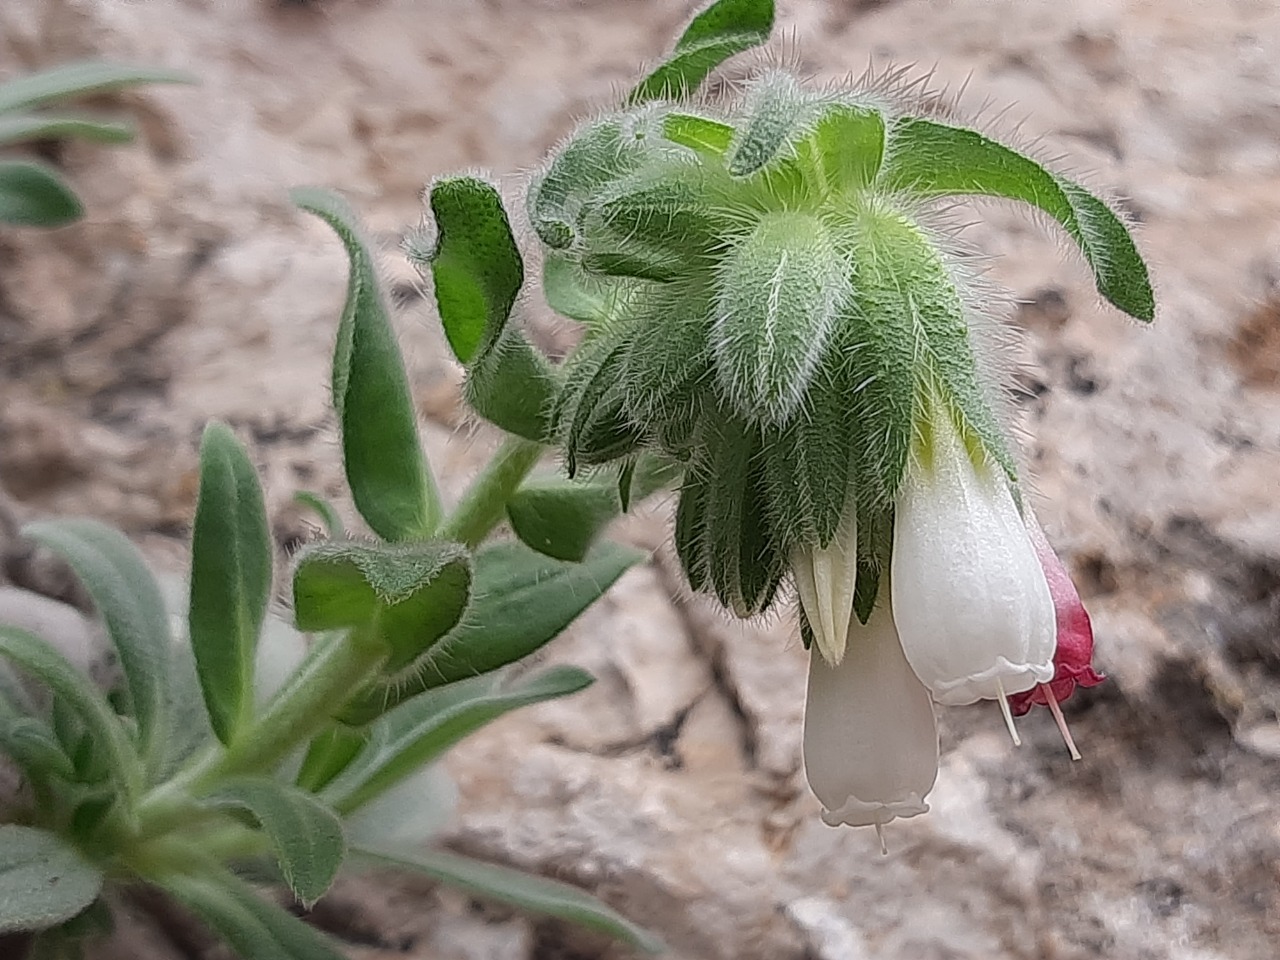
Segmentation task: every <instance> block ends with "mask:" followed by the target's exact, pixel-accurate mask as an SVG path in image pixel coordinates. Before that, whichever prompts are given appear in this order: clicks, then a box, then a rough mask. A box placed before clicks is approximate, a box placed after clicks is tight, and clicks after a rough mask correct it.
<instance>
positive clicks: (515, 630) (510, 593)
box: [342, 541, 644, 724]
mask: <svg viewBox="0 0 1280 960" xmlns="http://www.w3.org/2000/svg"><path fill="white" fill-rule="evenodd" d="M643 559H644V554H642V553H640V552H638V551H636V550H631V549H628V548H626V547H622V546H619V545H617V544H614V543H609V542H607V541H606V542H603V543H599V544H597V545H596V546H595V547H593V548H592V549H591V550H590V551H589V552H588V553H587V555H586V556H585V557H584V558H583V559H582V562H581V563H566V562H563V561H559V560H553V559H551V558H550V557H546V556H543V555H542V554H540V553H537V552H536V551H534V550H531V549H529V548H528V547H526V546H525V545H524V544H522V543H496V544H491V545H488V546H485V547H482V548H481V549H479V550H478V551H476V554H475V556H474V558H473V564H474V571H475V573H474V580H473V583H472V589H471V604H470V606H469V607H468V608H467V611H466V615H465V616H464V617H463V619H462V621H461V622H460V623H459V624H458V626H457V627H455V628H454V629H453V630H452V631H451V632H450V633H449V634H447V635H446V636H445V637H444V638H443V639H442V640H441V641H440V642H439V643H437V644H436V645H435V646H433V647H432V648H431V649H430V650H428V651H427V653H426V654H425V655H424V656H423V657H422V658H421V659H420V660H419V661H418V663H417V665H416V669H415V671H414V673H413V675H412V676H411V677H406V678H404V679H402V680H401V681H399V682H398V683H396V684H393V685H388V686H385V687H379V688H376V689H374V690H372V691H369V692H368V693H366V694H365V695H363V696H362V697H361V698H359V699H358V700H356V701H354V702H352V703H351V704H349V705H348V707H347V708H346V709H345V711H344V712H343V715H342V719H343V720H344V721H345V722H347V723H352V724H360V723H366V722H368V721H369V720H371V719H373V718H374V717H377V716H378V715H380V714H381V713H383V712H384V711H385V710H387V709H388V708H390V707H393V706H395V705H396V704H397V703H401V702H403V701H404V700H406V699H408V698H409V697H412V696H414V695H415V694H417V693H420V692H421V691H423V690H427V689H430V688H433V687H438V686H442V685H444V684H447V683H452V682H454V681H456V680H464V679H467V678H469V677H474V676H477V675H478V674H484V673H488V672H489V671H491V670H496V669H498V668H499V667H503V666H506V665H507V664H509V663H513V662H515V661H516V660H519V659H521V658H522V657H526V656H528V655H529V654H531V653H533V652H534V651H535V650H537V649H539V648H540V647H542V646H543V645H544V644H546V643H547V642H549V641H551V640H553V639H555V638H556V637H557V636H559V635H560V633H562V632H563V631H564V629H565V628H566V627H568V626H569V624H571V623H572V622H573V621H574V620H576V619H577V618H578V616H579V615H580V614H581V613H582V612H583V611H584V610H586V609H587V607H589V606H591V604H593V603H595V601H596V600H598V599H599V598H600V597H601V596H602V595H603V594H604V592H605V591H606V590H608V589H609V588H610V587H611V586H613V584H614V582H615V581H616V580H617V579H618V578H619V577H620V576H622V574H623V573H624V572H626V570H627V569H629V568H630V567H632V566H634V565H635V564H636V563H638V562H640V561H641V560H643Z"/></svg>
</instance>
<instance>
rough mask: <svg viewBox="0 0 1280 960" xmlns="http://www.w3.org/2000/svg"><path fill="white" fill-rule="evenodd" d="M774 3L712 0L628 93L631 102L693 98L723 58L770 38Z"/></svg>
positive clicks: (726, 58)
mask: <svg viewBox="0 0 1280 960" xmlns="http://www.w3.org/2000/svg"><path fill="white" fill-rule="evenodd" d="M772 31H773V0H717V2H715V3H713V4H711V6H709V7H707V9H706V10H704V11H703V12H702V13H700V14H698V16H696V17H694V19H693V22H692V23H690V24H689V26H688V27H687V28H686V29H685V31H684V33H683V34H682V35H681V37H680V39H679V40H678V41H676V46H675V50H674V51H673V52H672V54H671V56H670V57H668V58H667V60H666V62H665V63H663V64H662V66H660V67H658V69H656V70H654V71H653V73H651V74H649V76H647V77H645V78H644V80H642V81H641V82H640V83H639V84H638V85H637V86H636V88H635V89H634V90H632V91H631V95H630V98H629V100H630V102H631V103H643V102H644V101H647V100H666V99H672V100H678V99H681V98H683V97H687V96H689V95H690V94H692V93H693V92H694V91H695V90H697V89H698V87H699V86H701V85H702V81H703V80H705V79H706V78H707V75H708V74H709V73H711V71H712V70H714V69H715V68H716V67H718V66H720V64H722V63H723V62H724V61H725V60H728V59H729V58H730V57H732V56H736V55H737V54H739V53H743V52H745V51H747V50H750V49H752V48H753V47H758V46H761V45H762V44H764V43H767V42H768V40H769V34H770V33H771V32H772Z"/></svg>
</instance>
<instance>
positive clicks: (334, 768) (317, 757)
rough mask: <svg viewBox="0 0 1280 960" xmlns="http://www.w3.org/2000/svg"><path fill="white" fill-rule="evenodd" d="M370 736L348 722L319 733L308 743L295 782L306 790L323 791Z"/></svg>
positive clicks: (353, 757) (311, 791) (312, 791)
mask: <svg viewBox="0 0 1280 960" xmlns="http://www.w3.org/2000/svg"><path fill="white" fill-rule="evenodd" d="M368 739H369V736H368V733H367V732H366V731H364V730H358V729H355V728H354V727H348V726H345V725H339V726H334V727H330V728H329V729H328V730H325V731H324V732H323V733H320V734H317V735H316V736H315V738H314V739H312V741H311V743H310V744H308V746H307V753H306V756H305V757H303V760H302V766H301V767H300V768H299V770H298V776H297V777H296V778H295V780H294V782H295V783H296V784H297V786H298V787H300V788H301V789H303V790H306V791H308V792H310V793H319V792H320V791H321V790H323V789H324V788H325V787H326V786H327V785H328V784H329V783H330V782H331V781H332V780H333V779H334V778H335V777H337V776H338V774H340V773H342V771H343V770H345V769H346V768H347V765H348V764H349V763H351V761H352V760H353V759H355V756H356V754H357V753H359V752H360V750H361V749H362V748H363V747H364V745H365V743H366V742H367V741H368Z"/></svg>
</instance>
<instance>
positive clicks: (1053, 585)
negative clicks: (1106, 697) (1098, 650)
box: [1009, 510, 1106, 760]
mask: <svg viewBox="0 0 1280 960" xmlns="http://www.w3.org/2000/svg"><path fill="white" fill-rule="evenodd" d="M1027 529H1028V530H1029V531H1030V533H1031V542H1032V543H1033V544H1034V546H1035V550H1036V557H1037V558H1038V559H1039V561H1040V565H1041V567H1042V568H1043V569H1044V576H1045V580H1046V581H1047V582H1048V584H1049V593H1050V595H1051V596H1052V597H1053V608H1054V614H1055V619H1056V624H1057V647H1056V648H1055V649H1054V652H1053V679H1052V680H1050V681H1049V682H1048V683H1040V684H1037V685H1036V686H1035V687H1033V688H1031V689H1030V690H1027V691H1024V692H1022V693H1018V694H1016V695H1014V696H1011V697H1010V698H1009V709H1010V710H1011V711H1012V712H1013V715H1014V716H1015V717H1020V716H1022V715H1023V714H1025V713H1026V712H1027V711H1028V710H1030V709H1031V707H1032V706H1033V705H1034V704H1039V705H1040V706H1042V707H1048V708H1049V709H1050V710H1051V711H1052V712H1053V716H1054V719H1055V720H1056V721H1057V722H1058V728H1059V729H1060V730H1061V731H1062V739H1063V740H1064V741H1066V744H1067V748H1068V749H1069V750H1070V751H1071V756H1072V758H1073V759H1076V760H1079V759H1080V752H1079V751H1078V750H1077V749H1076V745H1075V742H1074V741H1073V740H1072V738H1071V732H1070V731H1069V730H1068V729H1067V723H1066V720H1065V718H1064V717H1063V716H1062V710H1061V708H1059V706H1058V704H1060V703H1061V702H1062V701H1063V700H1066V699H1067V698H1068V697H1069V696H1071V694H1072V693H1074V692H1075V689H1076V687H1093V686H1097V685H1098V684H1099V683H1101V682H1102V681H1103V680H1105V679H1106V677H1104V676H1103V675H1102V674H1100V673H1098V672H1097V671H1096V670H1094V668H1093V662H1092V661H1093V625H1092V624H1091V623H1090V621H1089V614H1088V611H1086V610H1085V608H1084V604H1083V603H1082V602H1081V601H1080V594H1079V592H1078V591H1077V590H1076V587H1075V584H1074V583H1072V582H1071V574H1069V573H1068V572H1067V568H1066V566H1064V565H1063V563H1062V560H1061V559H1059V557H1058V555H1057V554H1056V553H1055V552H1054V550H1053V547H1052V546H1050V545H1049V540H1048V538H1047V537H1045V535H1044V530H1043V529H1042V528H1041V526H1040V523H1039V522H1038V521H1037V520H1036V518H1035V516H1034V515H1033V514H1032V513H1031V512H1030V510H1028V513H1027Z"/></svg>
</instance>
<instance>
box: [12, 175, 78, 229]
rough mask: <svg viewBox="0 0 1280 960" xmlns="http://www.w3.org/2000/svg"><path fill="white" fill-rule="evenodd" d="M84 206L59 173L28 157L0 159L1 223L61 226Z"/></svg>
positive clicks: (69, 221)
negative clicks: (23, 158)
mask: <svg viewBox="0 0 1280 960" xmlns="http://www.w3.org/2000/svg"><path fill="white" fill-rule="evenodd" d="M83 214H84V208H83V207H82V206H81V205H80V201H79V200H77V199H76V195H75V194H74V193H73V192H72V190H71V187H69V186H68V185H67V183H66V181H65V180H63V179H62V176H61V174H59V173H58V172H57V171H55V170H53V169H52V168H50V167H47V166H45V165H44V164H42V163H34V162H31V161H29V160H0V223H8V224H12V225H13V226H16V227H61V226H64V225H65V224H68V223H71V222H72V221H75V220H79V219H80V217H81V216H82V215H83Z"/></svg>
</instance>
